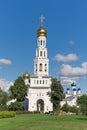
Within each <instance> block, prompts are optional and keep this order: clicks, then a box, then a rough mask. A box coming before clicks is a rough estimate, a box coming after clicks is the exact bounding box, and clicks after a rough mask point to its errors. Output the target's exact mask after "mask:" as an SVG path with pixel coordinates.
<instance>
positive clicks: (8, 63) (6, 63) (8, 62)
mask: <svg viewBox="0 0 87 130" xmlns="http://www.w3.org/2000/svg"><path fill="white" fill-rule="evenodd" d="M0 64H5V65H10V64H12V62H11V60H8V59H0Z"/></svg>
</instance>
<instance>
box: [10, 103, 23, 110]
mask: <svg viewBox="0 0 87 130" xmlns="http://www.w3.org/2000/svg"><path fill="white" fill-rule="evenodd" d="M8 110H9V111H18V110H23V106H22V104H21V103H20V102H18V101H16V102H14V103H11V104H10V105H9V106H8Z"/></svg>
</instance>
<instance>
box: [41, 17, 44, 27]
mask: <svg viewBox="0 0 87 130" xmlns="http://www.w3.org/2000/svg"><path fill="white" fill-rule="evenodd" d="M44 20H45V17H44V16H43V15H41V16H40V26H41V27H43V22H44Z"/></svg>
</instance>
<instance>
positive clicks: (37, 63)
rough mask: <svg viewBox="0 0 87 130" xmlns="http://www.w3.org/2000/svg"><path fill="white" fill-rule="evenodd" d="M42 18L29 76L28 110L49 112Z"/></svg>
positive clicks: (49, 89)
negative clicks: (32, 71) (31, 70)
mask: <svg viewBox="0 0 87 130" xmlns="http://www.w3.org/2000/svg"><path fill="white" fill-rule="evenodd" d="M43 21H44V17H43V16H41V17H40V27H39V29H38V30H37V48H36V54H35V59H34V74H33V75H31V76H30V80H29V81H30V82H29V88H28V95H27V98H28V101H29V102H28V110H29V111H40V112H44V113H45V112H50V111H52V110H53V104H52V103H51V101H50V96H49V95H48V92H51V76H50V75H49V59H48V56H47V48H46V38H47V31H46V29H45V28H44V26H43Z"/></svg>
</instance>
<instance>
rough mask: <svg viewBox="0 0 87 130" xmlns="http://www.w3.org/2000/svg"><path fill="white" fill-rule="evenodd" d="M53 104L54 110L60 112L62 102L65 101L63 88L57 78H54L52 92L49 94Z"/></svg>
mask: <svg viewBox="0 0 87 130" xmlns="http://www.w3.org/2000/svg"><path fill="white" fill-rule="evenodd" d="M48 94H49V95H50V97H51V102H52V103H53V109H54V111H55V110H58V108H60V101H61V100H62V99H63V87H62V85H61V83H60V81H58V80H57V79H56V78H52V84H51V92H50V93H48Z"/></svg>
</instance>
